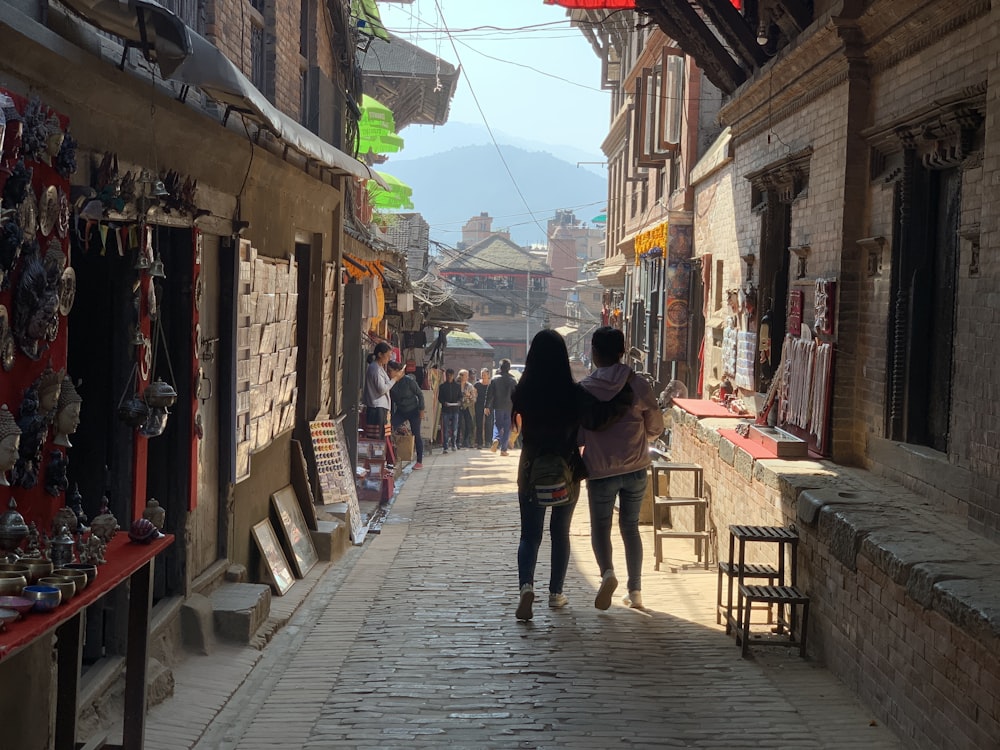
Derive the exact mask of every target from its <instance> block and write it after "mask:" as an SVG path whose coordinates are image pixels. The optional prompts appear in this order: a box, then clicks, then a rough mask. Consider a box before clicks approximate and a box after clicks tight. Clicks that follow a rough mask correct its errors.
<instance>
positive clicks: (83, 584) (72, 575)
mask: <svg viewBox="0 0 1000 750" xmlns="http://www.w3.org/2000/svg"><path fill="white" fill-rule="evenodd" d="M52 577H54V578H67V579H69V580H70V581H72V582H73V584H74V585H75V586H76V590H77V591H83V590H84V589H85V588H87V583H88V581H87V574H86V573H85V572H84V571H82V570H73V569H72V568H56V569H55V570H53V571H52Z"/></svg>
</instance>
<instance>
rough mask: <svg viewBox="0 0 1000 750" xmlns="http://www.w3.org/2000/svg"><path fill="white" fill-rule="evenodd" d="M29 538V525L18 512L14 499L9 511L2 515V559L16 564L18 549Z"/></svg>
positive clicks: (0, 545)
mask: <svg viewBox="0 0 1000 750" xmlns="http://www.w3.org/2000/svg"><path fill="white" fill-rule="evenodd" d="M27 538H28V525H27V524H26V523H25V522H24V516H22V515H21V514H20V513H19V512H18V510H17V503H16V502H14V498H11V499H10V502H9V503H8V504H7V510H6V511H5V512H4V513H3V515H0V558H2V557H6V558H7V559H6V560H4V562H15V561H16V560H17V558H18V557H19V555H18V547H20V546H21V542H23V541H24V540H25V539H27Z"/></svg>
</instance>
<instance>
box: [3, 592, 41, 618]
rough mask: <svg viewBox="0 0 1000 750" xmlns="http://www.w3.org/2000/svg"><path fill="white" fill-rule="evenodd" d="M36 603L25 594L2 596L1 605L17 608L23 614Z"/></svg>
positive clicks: (5, 607) (6, 607)
mask: <svg viewBox="0 0 1000 750" xmlns="http://www.w3.org/2000/svg"><path fill="white" fill-rule="evenodd" d="M34 604H35V603H34V602H33V601H31V599H25V598H24V597H23V596H0V607H2V608H4V609H13V610H17V611H18V612H20V613H21V614H24V613H25V612H27V611H28V610H29V609H31V607H32V606H33V605H34Z"/></svg>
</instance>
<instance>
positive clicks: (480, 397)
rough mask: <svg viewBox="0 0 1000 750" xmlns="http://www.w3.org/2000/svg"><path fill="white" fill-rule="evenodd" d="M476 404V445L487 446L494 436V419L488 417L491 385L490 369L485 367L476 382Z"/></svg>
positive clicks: (478, 446) (474, 408) (479, 446)
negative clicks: (487, 401) (487, 406)
mask: <svg viewBox="0 0 1000 750" xmlns="http://www.w3.org/2000/svg"><path fill="white" fill-rule="evenodd" d="M474 387H475V389H476V405H475V406H474V407H473V412H474V414H475V417H476V447H477V448H485V447H486V445H487V444H488V443H489V442H490V440H491V439H492V438H493V420H492V419H487V418H486V413H485V411H486V391H487V390H488V389H489V387H490V371H489V369H487V368H485V367H484V368H483V369H482V371H481V372H480V373H479V382H478V383H476V384H475V386H474Z"/></svg>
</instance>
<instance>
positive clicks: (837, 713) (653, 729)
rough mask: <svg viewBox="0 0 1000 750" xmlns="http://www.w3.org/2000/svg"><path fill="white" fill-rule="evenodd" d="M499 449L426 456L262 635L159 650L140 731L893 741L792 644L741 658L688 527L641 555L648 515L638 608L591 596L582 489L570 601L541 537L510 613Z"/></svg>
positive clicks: (509, 557) (510, 535)
mask: <svg viewBox="0 0 1000 750" xmlns="http://www.w3.org/2000/svg"><path fill="white" fill-rule="evenodd" d="M516 461H517V452H516V451H515V452H513V454H512V455H511V456H510V457H508V458H502V457H500V456H498V455H494V454H490V453H489V452H486V451H483V452H480V451H459V452H458V453H449V454H448V455H446V456H442V455H440V454H435V455H434V456H430V457H427V460H426V461H425V467H426V468H425V469H424V471H421V472H414V473H413V474H412V475H410V476H409V477H408V478H407V479H406V481H405V483H404V484H403V486H402V488H401V490H400V492H399V495H398V498H397V500H396V502H395V504H394V506H393V509H392V512H391V514H390V516H389V518H388V519H387V521H386V523H385V525H384V526H383V528H382V532H381V534H380V535H378V536H374V537H373V536H369V538H368V540H367V541H366V542H365V544H364V545H363V546H362V547H356V548H354V549H352V550H351V551H350V552H349V553H348V555H347V556H346V557H345V558H343V559H341V560H340V561H338V562H337V563H335V564H334V565H332V566H329V567H328V568H326V569H325V570H322V571H319V572H318V573H316V574H315V577H314V579H313V580H312V581H311V583H312V589H311V591H310V593H309V595H308V596H307V597H305V598H303V599H301V605H300V606H298V608H297V609H296V610H295V611H294V614H292V615H291V618H290V620H289V621H288V624H287V625H286V626H285V627H283V628H281V629H280V630H279V631H277V633H276V634H275V635H274V637H273V639H272V640H271V641H270V643H268V645H267V646H266V648H264V650H263V651H260V650H256V649H254V648H252V647H246V648H239V647H235V646H225V647H221V648H219V649H218V650H217V651H216V652H215V653H214V654H212V655H211V656H192V657H189V658H188V659H187V660H185V661H184V663H182V664H181V665H179V666H178V667H176V668H175V669H174V674H175V679H176V692H175V697H174V698H172V699H170V700H169V701H167V702H166V703H164V704H161V705H159V706H156V707H154V708H153V709H151V711H150V715H149V721H148V723H147V744H146V747H147V748H148V749H149V750H157V749H159V748H163V749H164V750H167V749H169V750H177V749H178V748H196V749H197V750H226V749H229V748H239V749H241V750H254V749H257V748H260V749H263V748H268V750H280V749H289V750H291V749H293V748H294V749H296V750H300V749H308V750H324V749H326V748H376V747H377V748H407V749H412V748H438V747H445V746H450V747H451V748H612V747H620V746H625V747H637V748H640V747H641V748H669V747H695V748H719V749H720V750H721V749H723V748H725V749H727V750H730V749H733V748H750V747H767V748H789V749H794V750H805V749H807V748H836V749H840V748H858V749H859V750H860V749H862V748H863V749H864V750H882V749H883V748H884V749H889V748H892V749H894V750H896V749H898V748H900V744H899V742H898V741H897V740H896V739H895V738H894V737H893V736H892V734H891V733H890V732H889V731H888V730H887V729H885V728H883V727H881V726H878V725H877V724H875V722H873V721H871V719H870V716H869V715H868V713H867V712H866V711H865V710H864V709H863V708H862V707H860V706H859V705H858V704H857V702H856V701H855V699H854V697H853V696H852V695H851V694H850V692H849V691H847V690H846V689H845V688H844V687H843V686H842V685H841V684H840V683H838V682H837V680H836V678H835V677H833V676H832V675H831V674H830V673H829V672H828V671H826V670H825V669H823V668H822V667H820V666H818V665H816V664H814V663H812V662H811V661H809V660H802V659H799V658H798V657H797V656H796V655H795V653H793V652H792V651H791V650H790V649H784V648H781V649H768V650H760V651H759V652H757V653H755V655H754V657H753V658H751V659H746V660H744V659H741V658H740V654H739V650H738V649H737V648H736V646H735V645H734V644H733V640H732V639H731V638H730V637H727V636H726V635H725V634H724V633H723V632H722V629H721V628H720V627H719V626H717V625H716V624H715V614H714V601H715V580H716V579H715V574H714V572H707V571H704V570H703V569H701V568H698V567H696V566H695V565H694V558H693V554H692V547H691V543H690V542H678V543H677V545H676V546H674V547H671V548H669V549H668V555H669V557H670V564H669V565H667V566H665V567H664V569H663V570H661V571H659V572H656V571H654V570H653V555H652V546H651V539H650V537H651V534H650V532H649V529H648V527H645V531H644V534H645V536H646V541H647V544H646V564H645V574H644V579H643V599H644V602H645V604H646V606H647V608H648V610H647V611H645V612H642V611H638V610H632V609H628V608H626V607H624V606H622V605H621V603H620V595H622V594H624V593H625V592H624V591H623V590H621V589H620V590H619V592H618V593H616V596H615V604H614V605H613V606H612V607H611V609H609V610H607V611H605V612H601V611H598V610H596V609H595V608H594V606H593V598H594V593H595V590H596V585H597V581H598V573H597V569H596V565H595V563H594V560H593V555H592V553H591V550H590V543H589V537H588V534H589V527H588V524H587V512H586V505H585V503H581V505H580V507H578V509H577V513H576V518H575V521H574V527H573V558H572V561H571V563H570V571H569V576H568V580H567V585H566V590H565V593H566V594H567V596H568V597H569V599H570V604H569V606H568V607H566V608H565V609H562V610H555V611H552V610H549V609H548V608H547V606H546V605H545V589H546V586H545V583H546V582H547V580H548V569H549V566H548V551H549V546H548V542H547V540H546V541H545V542H543V545H542V551H541V554H540V561H539V566H538V570H537V579H538V581H539V585H538V586H537V588H538V589H539V590H540V596H539V599H538V600H536V607H535V619H534V620H533V621H532V622H531V623H521V622H517V621H516V620H515V618H514V607H515V604H516V590H517V574H516V568H515V550H516V546H517V526H518V521H517V518H518V513H517V497H516V492H515V487H514V485H513V483H512V479H513V476H514V469H515V465H516ZM615 547H616V550H615V551H616V554H618V555H619V559H618V560H617V563H616V568H617V569H618V570H619V575H620V577H621V578H622V580H623V581H624V571H625V565H624V560H623V558H621V555H620V553H621V549H620V548H621V543H620V540H619V539H617V538H616V540H615ZM671 567H672V568H674V569H675V570H673V571H672V570H670V569H669V568H671ZM309 584H310V581H308V580H307V581H303V582H300V583H298V584H296V587H294V588H293V590H292V593H290V594H289V596H287V597H285V598H284V599H285V600H286V601H282V599H281V598H276V599H275V604H276V606H285V607H289V608H291V607H292V606H294V605H293V602H295V601H296V600H295V598H294V597H293V596H292V594H293V593H294V592H295V589H296V588H308V585H309ZM622 588H623V587H622ZM300 596H301V595H300ZM539 605H540V606H539ZM230 695H231V698H230Z"/></svg>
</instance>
